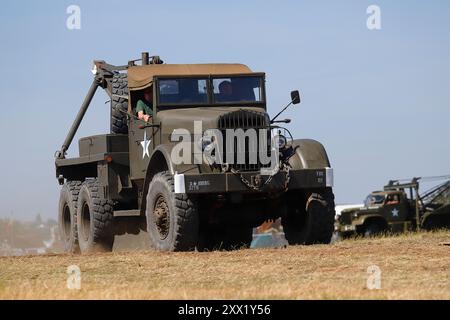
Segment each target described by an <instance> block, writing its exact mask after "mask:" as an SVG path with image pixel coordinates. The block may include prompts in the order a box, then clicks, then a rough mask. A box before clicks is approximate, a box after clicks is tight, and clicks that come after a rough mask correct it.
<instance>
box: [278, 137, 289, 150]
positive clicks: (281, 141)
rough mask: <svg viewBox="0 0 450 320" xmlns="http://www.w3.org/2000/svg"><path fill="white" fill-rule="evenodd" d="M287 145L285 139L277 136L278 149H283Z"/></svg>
mask: <svg viewBox="0 0 450 320" xmlns="http://www.w3.org/2000/svg"><path fill="white" fill-rule="evenodd" d="M286 145H287V139H286V137H285V136H283V135H281V134H280V135H278V148H279V149H283V148H284V147H286Z"/></svg>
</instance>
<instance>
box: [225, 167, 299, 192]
mask: <svg viewBox="0 0 450 320" xmlns="http://www.w3.org/2000/svg"><path fill="white" fill-rule="evenodd" d="M290 170H291V166H290V165H289V164H287V163H284V162H283V163H282V164H281V171H283V172H285V173H286V177H285V180H284V190H283V192H285V191H287V190H288V188H289V182H290V180H291V175H290ZM230 171H231V172H232V173H233V174H234V175H236V176H238V177H239V179H240V180H241V182H242V183H243V184H244V185H245V186H246V187H247V188H249V189H250V190H254V191H262V190H263V189H264V187H265V186H266V185H268V184H269V183H270V182H271V181H272V179H273V177H274V176H275V174H273V175H270V176H269V178H267V180H266V181H265V182H264V184H263V185H262V186H260V187H258V186H255V185H254V184H252V183H251V182H250V181H248V180H247V179H246V178H245V177H244V175H243V174H242V173H240V172H239V171H238V170H235V169H233V168H231V169H230Z"/></svg>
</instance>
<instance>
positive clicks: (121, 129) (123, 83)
mask: <svg viewBox="0 0 450 320" xmlns="http://www.w3.org/2000/svg"><path fill="white" fill-rule="evenodd" d="M124 97H128V77H127V74H126V73H118V74H116V75H114V77H113V80H112V97H111V132H112V133H118V134H127V133H128V124H127V115H126V112H127V110H128V100H127V99H125V98H124Z"/></svg>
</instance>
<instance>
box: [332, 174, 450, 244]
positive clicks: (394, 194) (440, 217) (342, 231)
mask: <svg viewBox="0 0 450 320" xmlns="http://www.w3.org/2000/svg"><path fill="white" fill-rule="evenodd" d="M430 178H431V179H436V178H439V179H441V178H447V179H448V178H450V177H448V176H443V177H430ZM420 180H422V181H423V180H427V178H413V179H412V180H411V181H410V182H406V183H401V182H400V181H398V180H396V181H395V180H394V181H389V183H388V184H387V185H386V186H385V187H384V189H383V191H374V192H372V193H371V194H369V195H368V196H367V198H366V200H365V202H364V207H363V208H348V209H344V210H342V212H341V214H340V215H339V216H337V217H336V224H335V230H336V232H337V233H338V234H339V235H341V236H343V237H348V236H351V235H361V236H373V235H377V234H380V233H386V232H390V233H399V232H405V231H410V230H418V229H425V230H431V229H436V228H450V180H446V181H445V182H443V183H441V184H439V185H437V186H435V187H433V188H431V189H430V190H428V191H426V192H424V193H423V194H419V181H420Z"/></svg>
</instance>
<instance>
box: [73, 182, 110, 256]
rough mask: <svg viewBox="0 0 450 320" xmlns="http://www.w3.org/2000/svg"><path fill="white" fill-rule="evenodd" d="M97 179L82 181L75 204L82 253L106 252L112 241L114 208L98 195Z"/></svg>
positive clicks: (108, 201)
mask: <svg viewBox="0 0 450 320" xmlns="http://www.w3.org/2000/svg"><path fill="white" fill-rule="evenodd" d="M99 191H100V185H99V183H98V181H97V179H92V180H86V181H85V182H83V184H82V186H81V189H80V194H79V197H78V204H77V226H78V227H77V229H78V242H79V245H80V250H81V252H82V253H88V252H108V251H111V250H112V247H113V243H114V232H113V217H114V208H113V203H112V201H111V200H107V199H104V198H102V197H101V195H100V192H99Z"/></svg>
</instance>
